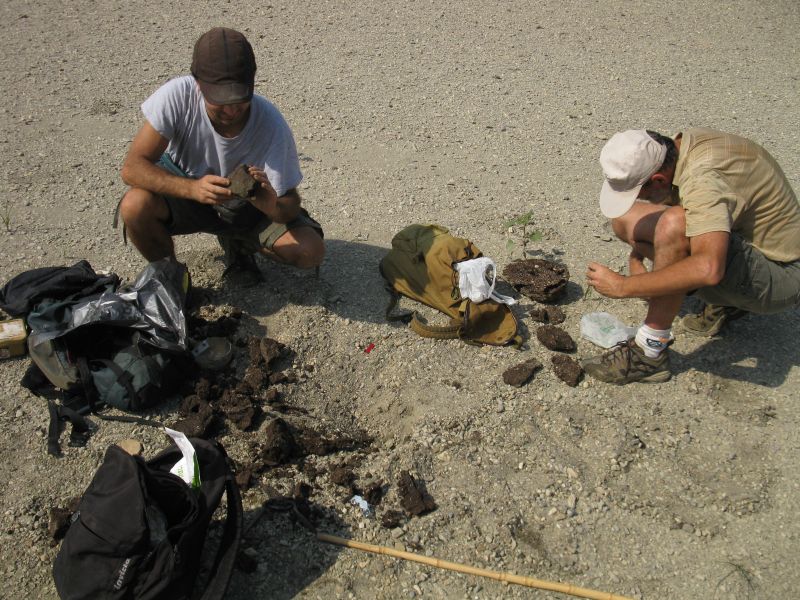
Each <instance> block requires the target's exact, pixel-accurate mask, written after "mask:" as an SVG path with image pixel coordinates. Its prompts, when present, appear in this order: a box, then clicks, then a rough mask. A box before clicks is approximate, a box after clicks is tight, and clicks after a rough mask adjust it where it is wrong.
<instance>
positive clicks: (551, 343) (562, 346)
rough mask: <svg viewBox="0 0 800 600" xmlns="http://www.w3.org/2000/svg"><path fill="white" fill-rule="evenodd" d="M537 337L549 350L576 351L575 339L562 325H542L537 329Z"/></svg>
mask: <svg viewBox="0 0 800 600" xmlns="http://www.w3.org/2000/svg"><path fill="white" fill-rule="evenodd" d="M536 338H537V339H538V340H539V341H540V342H541V343H542V345H543V346H544V347H545V348H547V349H549V350H556V351H557V352H574V351H575V348H576V346H575V340H573V339H572V336H570V334H568V333H567V332H566V331H564V330H563V329H561V328H560V327H556V326H555V325H542V326H541V327H539V328H538V329H537V330H536Z"/></svg>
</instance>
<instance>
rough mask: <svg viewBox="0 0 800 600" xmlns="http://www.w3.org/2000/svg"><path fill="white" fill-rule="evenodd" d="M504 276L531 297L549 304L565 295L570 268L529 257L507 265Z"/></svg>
mask: <svg viewBox="0 0 800 600" xmlns="http://www.w3.org/2000/svg"><path fill="white" fill-rule="evenodd" d="M503 277H504V278H505V280H506V281H508V283H510V284H511V285H512V286H514V287H515V288H516V289H517V290H519V291H520V292H521V293H523V294H525V295H526V296H528V297H529V298H532V299H533V300H536V301H537V302H542V303H545V304H549V303H551V302H555V301H556V300H558V299H559V298H560V297H561V296H563V295H564V292H565V291H566V289H567V281H569V270H568V269H567V267H565V266H564V265H561V264H558V263H555V262H553V261H550V260H544V259H541V258H528V259H524V260H515V261H513V262H511V263H509V264H508V265H506V268H505V269H503Z"/></svg>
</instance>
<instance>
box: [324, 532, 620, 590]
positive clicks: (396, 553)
mask: <svg viewBox="0 0 800 600" xmlns="http://www.w3.org/2000/svg"><path fill="white" fill-rule="evenodd" d="M317 539H318V540H319V541H321V542H326V543H328V544H336V545H337V546H345V547H347V548H355V549H356V550H364V551H366V552H374V553H375V554H383V555H385V556H393V557H395V558H402V559H404V560H410V561H414V562H418V563H422V564H423V565H429V566H431V567H436V568H437V569H447V570H449V571H458V572H459V573H466V574H468V575H479V576H481V577H488V578H489V579H495V580H497V581H505V582H508V583H515V584H517V585H524V586H527V587H531V588H537V589H540V590H549V591H551V592H560V593H562V594H569V595H571V596H576V597H578V598H589V599H590V600H632V599H631V598H628V597H626V596H619V595H617V594H611V593H609V592H598V591H597V590H590V589H588V588H582V587H578V586H575V585H572V584H570V583H557V582H555V581H545V580H544V579H535V578H533V577H522V576H521V575H514V574H513V573H498V572H497V571H490V570H489V569H479V568H476V567H470V566H468V565H462V564H459V563H454V562H450V561H447V560H441V559H438V558H433V557H430V556H422V555H420V554H414V553H413V552H405V551H403V550H395V549H394V548H387V547H386V546H376V545H375V544H366V543H364V542H356V541H354V540H348V539H345V538H341V537H337V536H335V535H329V534H327V533H318V534H317Z"/></svg>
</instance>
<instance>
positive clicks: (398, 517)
mask: <svg viewBox="0 0 800 600" xmlns="http://www.w3.org/2000/svg"><path fill="white" fill-rule="evenodd" d="M404 518H405V517H404V515H403V513H401V512H400V511H399V510H387V511H386V512H385V513H383V514H382V515H381V525H383V526H384V527H385V528H386V529H394V528H395V527H400V525H401V524H402V522H403V519H404Z"/></svg>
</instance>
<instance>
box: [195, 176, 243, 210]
mask: <svg viewBox="0 0 800 600" xmlns="http://www.w3.org/2000/svg"><path fill="white" fill-rule="evenodd" d="M230 184H231V182H230V180H229V179H226V178H225V177H219V176H218V175H204V176H203V177H201V178H200V179H194V180H192V184H191V195H190V196H189V197H190V198H191V199H192V200H194V201H196V202H199V203H200V204H224V203H225V202H227V201H228V200H230V199H231V195H232V194H231V191H230V190H229V189H228V186H229V185H230Z"/></svg>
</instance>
